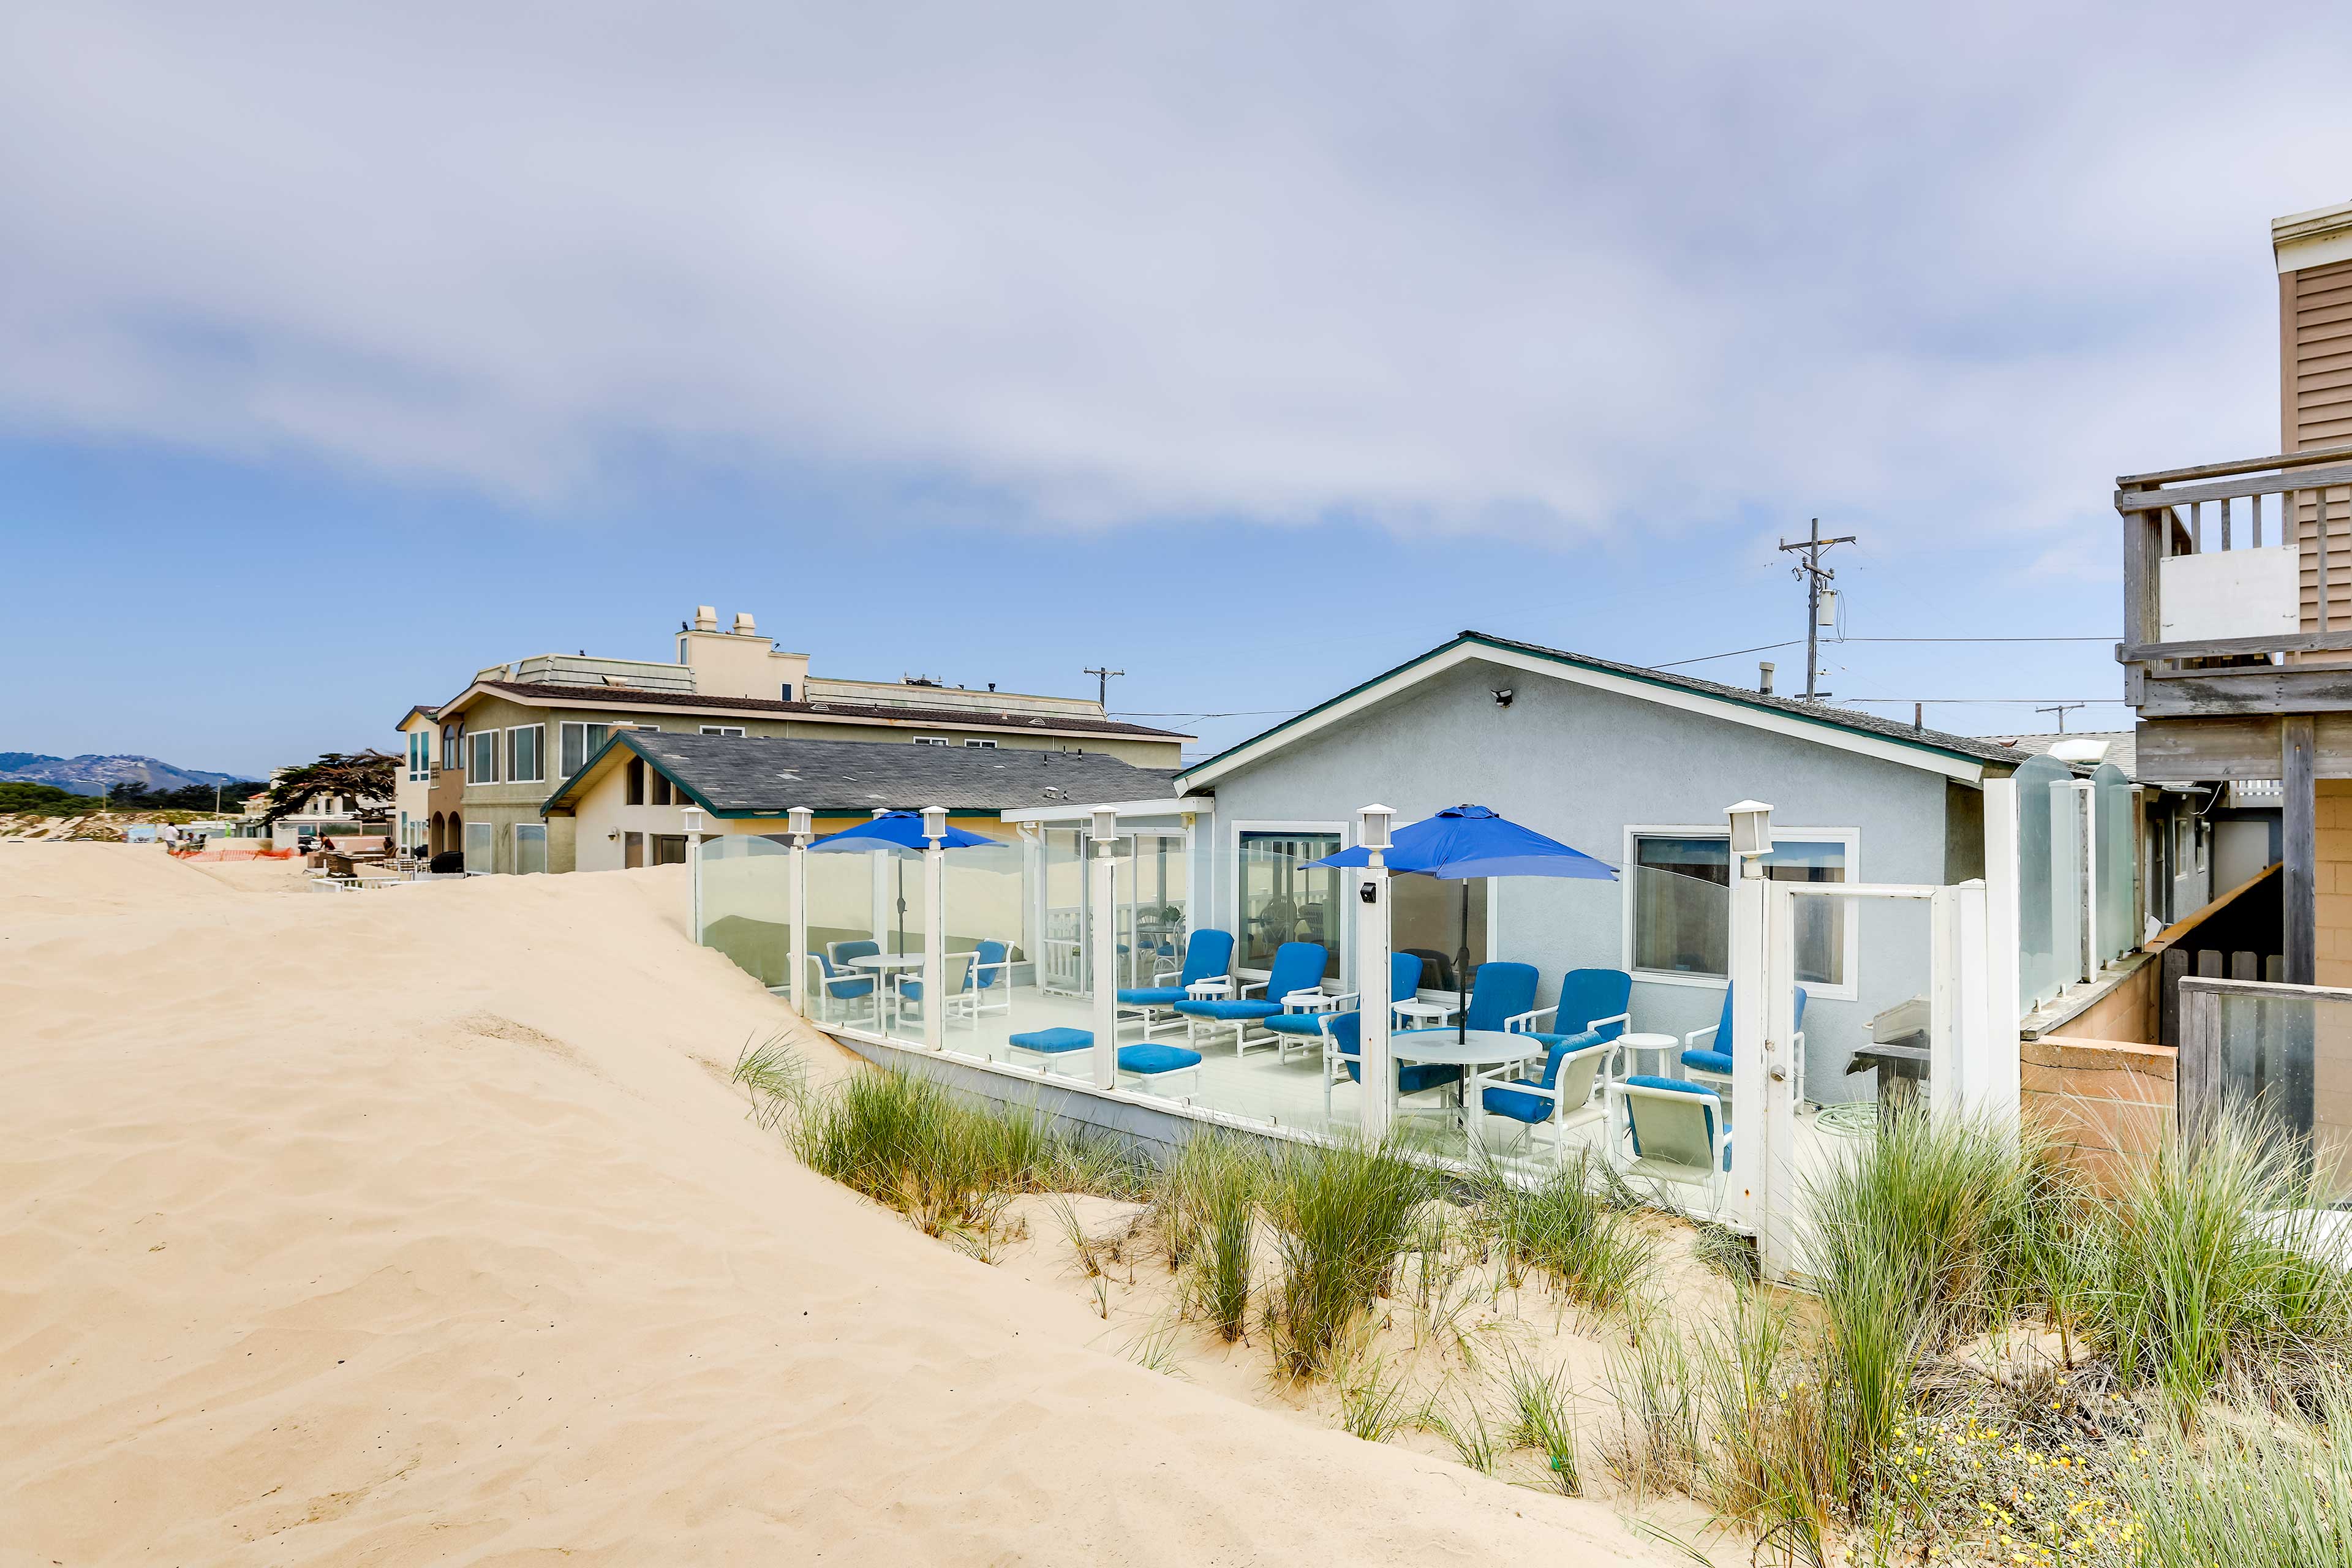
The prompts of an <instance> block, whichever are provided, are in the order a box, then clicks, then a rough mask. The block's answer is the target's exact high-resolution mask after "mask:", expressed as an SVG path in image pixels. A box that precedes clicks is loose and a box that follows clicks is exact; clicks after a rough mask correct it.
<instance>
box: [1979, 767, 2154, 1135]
mask: <svg viewBox="0 0 2352 1568" xmlns="http://www.w3.org/2000/svg"><path fill="white" fill-rule="evenodd" d="M1984 844H1985V857H1984V864H1985V919H1984V929H1985V938H1984V944H1985V963H1984V976H1983V981H1984V991H1985V996H1984V1006H1985V1037H1984V1048H1983V1051H1982V1053H1981V1056H1980V1057H1978V1058H1971V1059H1970V1062H1969V1066H1968V1067H1967V1068H1964V1069H1963V1071H1964V1072H1966V1073H1968V1074H1969V1078H1970V1079H1972V1080H1973V1081H1970V1082H1968V1083H1966V1084H1964V1085H1963V1088H1964V1090H1965V1092H1966V1093H1967V1094H1968V1095H1969V1099H1970V1100H1973V1101H1974V1102H1975V1103H1977V1104H1978V1105H1979V1106H1980V1107H1983V1108H1984V1109H1986V1110H1988V1111H1990V1113H1991V1114H1992V1115H1994V1116H1996V1117H1998V1118H2000V1119H2003V1120H2006V1121H2011V1122H2013V1121H2016V1120H2017V1116H2018V1107H2019V1087H2018V1073H2019V1070H2020V1068H2019V1061H2018V1045H2017V1020H2018V1016H2019V1014H2020V1012H2021V1001H2020V998H2019V994H2018V992H2019V984H2020V982H2019V980H2018V973H2017V971H2018V953H2017V943H2018V871H2017V781H2016V780H2015V779H2009V778H2001V779H1987V780H1986V781H1985V786H1984ZM2132 940H2133V942H2134V944H2135V945H2137V942H2138V933H2137V931H2135V932H2133V933H2132ZM1979 1069H1981V1077H1979V1076H1978V1075H1979Z"/></svg>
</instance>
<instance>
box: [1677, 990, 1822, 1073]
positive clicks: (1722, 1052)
mask: <svg viewBox="0 0 2352 1568" xmlns="http://www.w3.org/2000/svg"><path fill="white" fill-rule="evenodd" d="M1795 989H1796V993H1797V1037H1796V1039H1795V1040H1793V1041H1791V1042H1790V1065H1791V1066H1793V1067H1794V1068H1796V1072H1797V1098H1798V1099H1799V1100H1802V1099H1804V1098H1805V988H1804V987H1803V986H1801V985H1800V986H1797V987H1796V988H1795ZM1701 1040H1706V1041H1707V1042H1708V1044H1707V1045H1706V1046H1704V1047H1702V1046H1700V1045H1699V1043H1698V1042H1699V1041H1701ZM1731 1044H1732V1039H1731V987H1730V986H1728V985H1727V986H1725V987H1724V988H1723V1012H1722V1015H1721V1016H1718V1017H1717V1019H1716V1021H1715V1023H1714V1025H1713V1026H1711V1027H1708V1028H1705V1029H1693V1030H1692V1031H1691V1032H1690V1033H1689V1034H1687V1035H1685V1036H1684V1037H1683V1077H1685V1078H1686V1079H1692V1080H1694V1081H1696V1082H1698V1083H1702V1084H1706V1085H1707V1086H1708V1087H1710V1088H1713V1089H1717V1091H1718V1092H1721V1093H1728V1092H1729V1091H1730V1089H1731V1052H1730V1050H1729V1049H1728V1048H1727V1047H1729V1046H1730V1045H1731Z"/></svg>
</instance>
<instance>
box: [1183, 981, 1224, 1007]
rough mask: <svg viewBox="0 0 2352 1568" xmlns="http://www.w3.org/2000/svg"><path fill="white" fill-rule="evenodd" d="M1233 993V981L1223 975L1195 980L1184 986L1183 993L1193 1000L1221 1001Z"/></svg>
mask: <svg viewBox="0 0 2352 1568" xmlns="http://www.w3.org/2000/svg"><path fill="white" fill-rule="evenodd" d="M1184 994H1185V995H1187V996H1189V997H1191V998H1192V1000H1193V1001H1195V1002H1222V1001H1224V1000H1226V999H1227V998H1229V997H1231V996H1232V995H1233V994H1234V983H1233V981H1232V980H1231V979H1229V978H1227V977H1225V976H1223V975H1219V976H1217V977H1216V978H1215V979H1213V980H1195V981H1194V982H1192V984H1190V985H1187V986H1186V987H1184Z"/></svg>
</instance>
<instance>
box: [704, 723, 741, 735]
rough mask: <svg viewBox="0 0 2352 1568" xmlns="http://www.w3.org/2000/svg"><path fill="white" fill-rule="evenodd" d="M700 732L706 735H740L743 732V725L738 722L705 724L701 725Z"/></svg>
mask: <svg viewBox="0 0 2352 1568" xmlns="http://www.w3.org/2000/svg"><path fill="white" fill-rule="evenodd" d="M702 732H703V733H704V734H706V735H740V734H741V733H742V732H743V726H742V725H740V724H705V725H704V726H703V727H702Z"/></svg>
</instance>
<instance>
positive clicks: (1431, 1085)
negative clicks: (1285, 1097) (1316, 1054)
mask: <svg viewBox="0 0 2352 1568" xmlns="http://www.w3.org/2000/svg"><path fill="white" fill-rule="evenodd" d="M1314 1019H1315V1027H1316V1031H1317V1032H1318V1034H1320V1035H1321V1036H1322V1037H1323V1116H1324V1120H1326V1121H1328V1120H1330V1116H1331V1088H1332V1086H1333V1085H1334V1084H1336V1083H1339V1081H1341V1080H1342V1079H1345V1080H1346V1081H1348V1082H1349V1083H1356V1084H1360V1083H1362V1082H1363V1081H1364V1015H1363V1014H1362V1013H1361V1012H1350V1013H1318V1014H1315V1015H1314ZM1396 1075H1397V1095H1398V1098H1400V1099H1402V1098H1403V1097H1404V1096H1406V1095H1409V1094H1426V1093H1428V1092H1429V1091H1430V1090H1431V1089H1444V1088H1446V1087H1448V1086H1449V1085H1452V1084H1455V1083H1459V1082H1461V1081H1462V1069H1461V1068H1456V1067H1433V1066H1431V1065H1429V1064H1427V1063H1425V1062H1412V1063H1400V1064H1397V1068H1396ZM1410 1109H1412V1110H1424V1109H1441V1110H1442V1109H1444V1108H1443V1107H1436V1108H1429V1107H1423V1106H1413V1107H1411V1108H1410Z"/></svg>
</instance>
